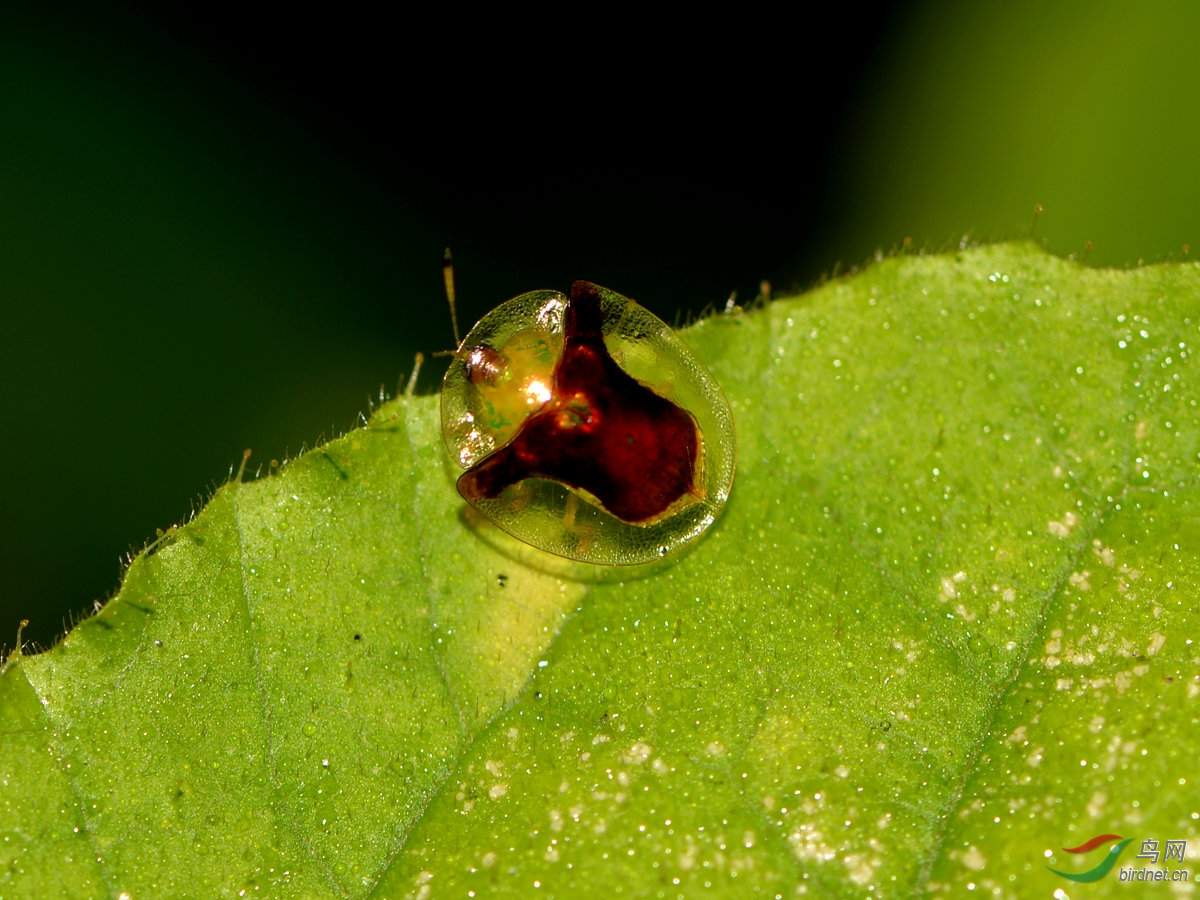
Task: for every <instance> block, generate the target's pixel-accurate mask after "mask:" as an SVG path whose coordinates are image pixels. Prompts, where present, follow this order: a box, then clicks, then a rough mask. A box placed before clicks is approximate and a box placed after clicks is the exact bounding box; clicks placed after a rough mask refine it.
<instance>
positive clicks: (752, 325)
mask: <svg viewBox="0 0 1200 900" xmlns="http://www.w3.org/2000/svg"><path fill="white" fill-rule="evenodd" d="M1198 323H1200V269H1198V268H1197V266H1195V265H1194V264H1186V265H1170V266H1155V267H1149V268H1144V269H1137V270H1133V271H1128V272H1116V271H1094V270H1087V269H1083V268H1081V267H1078V266H1075V265H1072V264H1070V263H1066V262H1064V261H1061V260H1058V259H1056V258H1053V257H1050V256H1048V255H1046V254H1044V253H1042V252H1041V251H1039V250H1037V249H1036V248H1033V247H1032V246H1030V245H1021V244H1016V245H998V246H991V247H984V248H981V249H977V250H971V251H966V252H963V253H960V254H957V255H949V256H938V257H901V258H895V259H889V260H886V261H883V262H881V263H879V264H877V265H875V266H874V267H872V268H871V269H869V270H868V271H866V272H864V273H862V274H860V275H857V276H855V277H853V278H848V279H843V280H839V281H836V282H833V283H830V284H827V285H825V286H824V287H822V288H820V289H818V290H816V291H813V292H812V293H810V294H808V295H805V296H803V297H799V298H794V299H790V300H783V301H778V302H775V303H772V304H770V305H769V306H768V307H766V308H765V309H761V310H755V311H752V312H748V313H745V314H734V315H722V316H716V317H712V318H708V319H705V320H703V321H702V322H701V323H699V324H697V325H696V326H694V327H693V328H691V329H690V330H689V331H687V332H686V335H685V338H686V340H687V341H688V342H689V343H690V344H692V346H693V347H694V348H695V349H696V350H697V352H698V353H699V354H700V355H701V357H702V358H703V359H705V360H706V362H707V363H708V364H709V365H710V367H711V368H712V370H713V371H714V373H715V374H716V376H717V378H718V380H719V381H720V382H721V383H722V385H723V386H724V388H725V390H726V392H727V394H728V396H729V399H730V402H731V405H732V407H733V410H734V415H735V419H736V422H737V427H738V440H739V463H738V480H737V482H736V484H735V487H734V492H733V495H732V498H731V500H730V502H729V504H728V506H727V508H726V510H725V513H724V515H723V517H722V518H721V520H720V521H719V522H718V524H717V525H716V527H715V528H714V530H713V531H712V533H710V534H709V535H708V536H707V537H706V538H704V539H703V540H702V541H701V542H700V543H699V544H698V545H697V546H695V547H694V548H692V549H691V550H689V551H687V552H685V553H684V554H682V555H681V556H680V557H678V558H675V559H672V560H669V561H667V562H665V563H664V564H660V565H655V566H651V567H646V568H643V569H620V568H614V569H588V568H586V567H581V566H577V565H573V564H568V563H565V562H561V561H558V560H556V559H551V558H549V557H546V556H545V555H543V554H540V553H538V552H537V551H534V550H532V549H530V548H524V547H521V546H514V544H513V543H512V542H511V541H510V540H507V539H505V538H504V536H503V535H499V534H497V533H495V532H494V531H493V530H490V529H489V528H488V527H486V526H485V525H483V524H481V523H479V522H477V521H475V520H474V518H473V517H472V516H471V515H470V514H469V511H467V510H464V509H463V508H462V504H461V501H460V500H459V499H458V496H457V494H456V492H455V491H454V487H453V484H454V476H455V473H454V472H453V471H452V469H451V466H450V463H449V460H448V459H447V458H446V453H445V450H444V448H443V446H442V442H441V436H440V432H439V425H438V414H437V400H436V398H432V397H422V398H414V399H404V398H402V399H400V400H397V401H395V402H392V403H389V404H387V405H385V406H384V407H382V408H381V409H380V410H379V411H378V412H377V413H376V415H375V416H374V417H373V419H372V420H371V422H370V424H369V425H368V426H367V427H365V428H363V429H360V430H358V431H355V432H352V433H351V434H348V435H346V436H345V437H343V438H341V439H339V440H337V441H334V442H332V443H330V444H328V445H326V446H324V447H321V448H318V449H317V450H315V451H313V452H311V453H309V454H307V455H305V456H303V457H301V458H300V459H298V460H296V461H294V462H293V463H291V464H290V465H288V466H286V467H285V468H284V469H283V470H282V471H281V472H279V473H278V474H276V475H273V476H271V477H268V478H265V479H262V480H260V481H257V482H254V483H249V484H230V485H227V486H226V487H224V488H222V489H221V490H220V491H218V492H217V494H216V496H215V497H214V498H213V500H212V501H211V502H210V503H209V504H208V506H207V507H206V508H205V510H204V511H203V512H202V513H201V514H200V515H199V516H198V517H197V518H196V519H195V520H194V521H193V522H191V523H189V524H188V525H186V526H183V527H182V528H180V529H179V530H178V531H176V532H174V533H173V534H172V535H170V536H169V537H168V538H167V539H165V540H164V541H162V542H160V543H159V544H158V545H157V546H156V547H155V548H154V549H153V552H148V553H146V554H143V555H142V556H141V557H139V558H138V559H137V560H136V561H135V562H134V564H133V565H132V566H131V568H130V569H129V571H128V573H127V575H126V579H125V583H124V585H123V587H122V590H121V592H120V594H119V596H118V597H117V598H116V599H115V600H113V601H112V602H110V603H109V604H108V605H107V606H105V607H104V609H103V610H101V611H100V612H99V613H98V614H97V615H96V616H95V617H93V618H91V619H89V620H87V621H86V622H84V623H82V624H81V625H79V626H78V627H76V628H75V629H74V630H73V631H72V632H71V633H70V634H69V635H68V636H67V637H66V639H65V640H63V641H62V642H61V643H60V644H59V645H58V646H56V647H55V648H53V649H52V650H50V651H48V652H46V653H43V654H40V655H37V656H14V657H12V658H11V659H10V660H9V661H8V663H7V665H6V667H5V669H4V671H3V674H2V675H0V734H3V738H2V740H0V831H2V841H0V897H3V898H9V897H34V896H37V897H58V896H61V897H92V896H94V897H103V896H108V897H118V896H128V897H133V898H138V897H224V896H229V897H234V896H260V897H262V896H270V897H309V896H314V897H315V896H320V897H326V896H345V897H356V898H357V897H410V896H411V897H438V896H455V897H458V896H472V894H470V893H469V892H471V891H473V892H474V894H473V896H483V895H486V894H499V895H511V896H522V897H524V896H534V895H540V896H546V897H576V896H581V895H593V896H614V895H617V894H622V893H623V894H628V895H631V896H662V897H691V896H696V895H699V894H704V895H706V896H723V897H753V896H763V897H775V896H777V895H778V896H793V895H795V894H796V893H798V892H804V891H808V892H809V893H813V894H816V895H819V896H824V895H831V896H876V897H880V896H886V897H891V896H909V895H911V894H912V893H914V892H918V891H925V892H927V893H928V894H929V895H931V896H943V895H945V896H957V895H959V894H960V893H961V891H962V890H963V889H965V888H966V887H968V886H969V885H974V886H975V887H976V888H979V889H984V890H988V891H991V892H992V895H993V896H1001V897H1007V896H1011V897H1018V896H1029V895H1031V894H1032V893H1033V892H1034V891H1039V892H1046V893H1048V892H1052V891H1053V890H1054V889H1055V888H1057V887H1061V886H1069V883H1068V882H1066V881H1064V880H1062V879H1061V878H1060V877H1059V876H1057V875H1054V874H1052V873H1051V872H1049V871H1048V870H1047V868H1046V866H1047V865H1049V866H1052V867H1054V868H1056V869H1059V870H1060V871H1071V872H1083V871H1085V870H1086V869H1088V868H1090V867H1091V866H1093V865H1095V863H1096V862H1098V861H1099V859H1100V858H1101V857H1102V856H1103V853H1104V852H1105V851H1103V850H1097V851H1095V852H1093V853H1091V854H1090V855H1089V854H1078V855H1072V854H1067V853H1063V852H1060V850H1059V848H1062V847H1075V846H1078V845H1081V844H1083V843H1084V842H1086V841H1087V840H1088V839H1090V838H1092V837H1094V836H1096V835H1100V834H1104V833H1117V834H1120V835H1123V836H1124V837H1133V838H1135V842H1134V844H1133V846H1134V847H1139V846H1140V845H1141V840H1143V839H1158V840H1160V841H1165V840H1167V839H1172V840H1174V839H1188V838H1193V839H1194V837H1195V831H1196V827H1197V819H1200V812H1198V810H1200V804H1198V803H1197V793H1196V791H1195V785H1194V772H1193V770H1194V761H1195V759H1196V756H1197V753H1198V751H1200V747H1198V746H1197V745H1198V743H1200V737H1198V736H1200V729H1197V719H1198V716H1200V653H1198V651H1197V644H1196V638H1197V637H1198V635H1197V634H1196V625H1197V619H1198V617H1200V612H1198V609H1197V606H1198V601H1197V597H1198V581H1200V579H1198V577H1197V576H1198V570H1200V558H1198V549H1200V543H1198V542H1200V526H1198V525H1197V511H1198V505H1200V480H1198V479H1197V466H1198V456H1197V453H1198V450H1200V424H1198V413H1197V400H1198V399H1200V398H1198V394H1197V390H1196V384H1195V381H1194V377H1195V376H1194V371H1193V370H1194V366H1193V363H1192V358H1191V357H1192V353H1193V345H1194V343H1195V341H1196V337H1195V335H1196V332H1197V329H1198ZM1126 856H1128V857H1129V859H1122V861H1121V863H1120V864H1121V865H1128V864H1132V863H1134V859H1133V856H1134V854H1133V853H1132V852H1127V854H1126ZM1137 864H1138V865H1139V866H1140V865H1142V862H1138V863H1137ZM1120 889H1121V885H1120V883H1119V882H1118V880H1117V876H1116V875H1115V874H1112V875H1109V876H1107V877H1106V878H1105V879H1104V880H1102V881H1099V882H1097V883H1096V884H1094V885H1092V886H1091V890H1092V891H1093V893H1094V894H1095V895H1097V896H1100V895H1104V894H1105V892H1114V893H1115V892H1116V891H1118V890H1120ZM243 892H244V893H243Z"/></svg>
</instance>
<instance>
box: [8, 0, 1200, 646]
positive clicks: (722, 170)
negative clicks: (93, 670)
mask: <svg viewBox="0 0 1200 900" xmlns="http://www.w3.org/2000/svg"><path fill="white" fill-rule="evenodd" d="M451 12H453V11H451V10H447V12H446V18H445V19H444V20H443V21H441V22H439V23H438V25H437V27H434V28H430V27H428V26H423V25H418V24H417V23H416V22H415V21H411V20H406V19H404V18H403V16H402V14H400V13H397V12H394V11H393V12H388V13H379V12H370V13H369V12H366V11H363V10H357V9H354V8H353V7H350V6H342V7H329V8H325V9H322V10H321V12H320V15H319V16H315V15H314V16H313V17H312V18H306V17H305V16H306V15H310V14H306V13H298V12H294V11H293V12H289V13H288V14H287V16H286V17H281V16H279V15H278V14H277V15H276V16H275V17H267V16H266V14H259V13H247V12H246V11H245V10H239V9H233V8H229V9H225V8H222V7H220V6H219V5H211V4H210V5H205V6H203V7H197V8H195V9H192V10H187V11H179V10H171V11H164V10H161V9H156V8H153V7H150V6H148V5H146V6H138V5H129V4H116V3H103V2H102V3H97V4H89V5H87V6H86V7H84V6H83V5H80V6H79V7H78V8H75V7H67V8H58V9H56V10H53V11H48V10H40V11H37V12H27V13H24V14H14V13H3V14H0V316H2V319H0V321H2V323H3V324H2V326H0V378H2V382H0V384H2V386H3V389H2V390H0V646H8V647H11V646H13V644H14V643H15V639H16V630H17V624H18V622H19V620H20V619H22V618H28V619H30V620H31V624H30V625H29V627H28V629H27V630H26V632H25V637H26V639H27V640H32V641H34V642H36V643H37V644H41V645H46V644H49V643H50V642H51V641H52V640H53V639H54V637H55V636H56V635H57V634H59V633H61V631H62V629H63V628H64V626H65V624H67V623H68V622H69V620H70V618H71V617H72V615H77V614H78V613H79V612H80V611H82V610H86V609H90V608H91V606H92V604H93V603H94V602H95V601H97V600H103V599H104V598H106V597H107V596H109V595H110V594H111V593H112V592H113V591H114V590H115V588H116V586H117V584H118V581H119V578H120V574H121V566H122V560H123V559H124V557H125V554H126V553H128V552H129V551H131V550H133V551H136V549H137V548H139V547H141V546H142V545H143V543H144V542H145V541H146V540H147V539H148V538H151V537H152V536H153V535H154V533H155V529H157V528H166V527H168V526H170V525H171V524H173V523H176V522H179V521H182V520H184V519H186V518H187V517H188V516H189V515H190V513H191V512H192V511H193V510H196V509H198V508H199V507H200V506H202V505H203V503H204V501H205V499H206V498H207V496H208V495H209V494H210V493H211V491H212V490H213V489H214V488H215V487H216V486H217V485H219V484H220V483H221V482H222V481H224V480H225V479H226V478H227V477H228V475H229V473H230V470H231V467H235V466H236V465H237V463H238V462H239V461H240V459H241V453H242V450H243V449H244V448H246V447H250V448H253V450H254V456H253V458H252V461H251V465H250V468H251V469H254V468H256V467H257V466H258V465H259V464H264V463H267V462H268V461H269V460H271V459H272V458H276V459H283V458H285V457H288V456H291V455H295V454H296V453H298V452H300V451H301V450H302V449H303V448H304V447H306V446H312V445H313V444H315V443H317V442H319V441H321V440H324V439H327V438H329V437H332V436H335V435H337V434H339V433H341V432H343V431H345V430H346V429H348V428H351V427H353V426H354V425H355V424H356V422H357V421H359V420H358V414H359V412H360V411H364V410H366V409H367V407H368V402H369V399H370V398H372V397H375V398H377V397H378V395H379V393H380V390H381V388H382V390H384V391H386V392H387V393H389V394H391V393H394V392H395V390H396V385H397V384H398V383H399V382H400V381H401V380H402V379H403V378H405V377H406V376H407V373H408V372H409V371H410V370H411V367H412V358H413V355H414V354H415V353H416V352H417V351H418V350H423V351H426V352H428V351H432V350H438V349H444V348H448V347H450V345H451V344H452V338H451V334H450V327H449V322H448V316H447V314H446V310H445V306H444V301H443V299H442V294H441V271H440V263H441V252H442V248H443V247H444V246H446V245H449V246H451V247H452V248H453V249H454V253H455V258H456V261H457V272H458V280H459V293H460V319H461V321H462V322H463V325H464V327H469V325H470V324H471V323H472V322H474V321H475V319H477V318H478V317H479V316H480V315H482V314H483V313H484V312H485V311H487V310H488V309H490V308H491V307H493V306H495V305H496V304H497V303H499V302H501V301H502V300H504V299H507V298H508V297H510V296H513V295H515V294H518V293H521V292H524V291H527V290H532V289H535V288H542V287H558V288H563V287H566V286H567V285H568V284H569V283H570V281H571V280H573V279H575V278H587V279H590V280H593V281H596V282H599V283H601V284H605V285H607V286H610V287H613V288H615V289H617V290H619V291H621V292H622V293H625V294H627V295H629V296H632V297H634V298H636V299H638V300H639V301H641V302H642V303H644V304H645V305H647V306H648V307H650V308H651V309H653V310H654V311H656V312H657V313H658V314H659V315H661V316H663V317H664V318H666V319H668V320H669V321H670V320H674V319H675V317H676V314H682V315H684V316H686V315H687V314H688V313H696V312H699V311H700V310H701V309H702V308H704V307H705V306H707V305H709V304H715V305H721V304H723V303H724V302H725V300H726V298H727V297H728V296H729V294H730V292H731V291H734V290H736V291H737V292H738V295H739V296H740V297H742V298H743V299H749V298H751V297H753V296H754V294H755V292H756V290H757V285H758V283H759V281H760V280H761V279H763V278H767V279H769V280H770V281H771V282H772V284H773V285H774V286H775V288H776V293H777V294H778V293H780V292H781V290H786V289H788V288H792V287H795V288H804V287H807V286H809V285H811V284H812V283H813V282H814V281H816V280H817V279H819V278H820V277H822V276H823V275H827V274H830V273H832V272H833V271H835V270H836V269H837V268H839V267H840V268H843V269H844V268H846V267H848V266H853V265H856V264H859V263H861V262H862V261H863V260H865V259H867V258H869V257H870V256H871V255H872V254H873V253H874V252H875V251H876V249H877V248H878V249H882V250H884V251H887V250H889V249H891V248H892V247H894V246H896V245H898V244H900V243H901V241H902V240H903V239H904V238H905V237H910V238H911V239H912V242H913V246H914V247H930V248H933V249H936V248H938V247H943V246H946V245H947V244H948V243H951V242H957V241H958V240H959V239H961V238H962V236H963V235H964V234H969V235H971V237H972V238H975V239H990V238H1004V237H1013V236H1022V235H1025V234H1028V230H1029V223H1030V221H1031V219H1032V210H1033V206H1034V204H1035V203H1036V202H1040V203H1042V204H1043V205H1044V206H1045V210H1046V211H1045V213H1044V214H1043V216H1042V218H1041V221H1040V222H1039V224H1038V234H1039V235H1040V236H1041V237H1043V238H1044V239H1045V240H1046V242H1047V243H1048V245H1049V246H1050V248H1051V249H1052V250H1054V251H1056V252H1059V253H1061V254H1063V255H1069V254H1078V253H1081V252H1082V251H1083V248H1084V245H1085V243H1086V242H1087V241H1089V240H1091V241H1093V242H1094V243H1095V249H1094V250H1093V251H1092V252H1091V253H1090V255H1089V257H1088V262H1089V264H1098V265H1117V266H1123V265H1136V264H1138V263H1139V260H1144V261H1146V262H1153V261H1158V260H1161V259H1164V258H1181V257H1183V256H1184V251H1183V245H1184V244H1186V243H1188V242H1191V243H1192V244H1193V245H1197V246H1200V229H1198V228H1197V224H1198V223H1197V210H1198V209H1200V167H1198V161H1200V154H1198V153H1197V147H1198V146H1200V141H1198V139H1200V124H1198V120H1197V117H1196V116H1195V115H1194V114H1193V108H1194V103H1195V96H1196V91H1197V88H1198V87H1200V62H1197V61H1196V56H1197V55H1196V54H1195V53H1194V37H1195V35H1196V34H1197V33H1200V29H1198V28H1197V26H1200V13H1198V12H1197V8H1196V7H1195V6H1194V4H1191V3H1182V2H1181V3H1167V2H1162V3H1149V4H1142V5H1140V6H1138V7H1137V9H1133V8H1131V7H1128V6H1126V5H1125V4H1119V3H1096V2H1087V3H1084V2H1077V0H1073V2H1063V3H1056V4H1053V5H1050V4H1043V3H1035V2H1032V0H1019V2H1010V3H1003V4H1001V3H994V4H976V5H970V4H967V5H964V4H952V3H948V2H939V0H908V2H897V3H892V4H875V5H871V4H868V5H850V4H846V5H843V7H841V8H830V9H828V10H826V11H824V12H822V13H819V14H810V15H809V18H808V20H807V21H806V24H805V27H804V29H803V30H802V31H795V30H794V29H792V28H791V27H790V26H786V25H784V24H783V23H782V22H775V21H772V20H769V19H754V18H752V17H751V16H750V15H749V14H746V15H742V16H740V17H739V16H737V15H735V16H732V17H731V16H730V15H729V14H728V13H727V14H726V18H724V19H721V20H714V21H711V22H703V21H701V22H695V21H688V22H686V23H681V26H680V28H679V29H678V30H660V31H654V30H652V29H650V27H649V26H648V25H647V23H645V22H641V21H637V20H632V19H630V20H613V19H599V18H597V20H596V21H593V22H589V24H588V27H587V28H580V27H579V26H576V25H571V26H569V27H568V26H567V25H566V24H565V23H564V24H563V25H562V26H561V27H560V26H559V25H558V23H555V22H552V21H546V20H545V19H544V18H532V17H531V18H529V19H528V20H522V19H520V18H519V17H516V16H514V15H513V14H511V13H509V14H506V15H504V16H496V17H495V18H493V19H491V20H481V19H478V18H472V19H471V20H470V21H469V22H467V21H462V20H461V17H460V16H459V15H458V14H457V13H456V14H455V15H451ZM573 15H577V14H573ZM588 15H592V16H598V14H597V13H588ZM684 24H686V28H684V27H682V26H683V25H684ZM548 33H549V34H551V35H552V36H553V37H552V38H547V37H545V35H546V34H548ZM532 35H538V37H536V38H534V37H532ZM437 377H438V375H437V368H436V366H430V367H429V369H428V371H426V372H425V374H424V377H423V378H422V382H421V388H422V389H423V390H425V391H432V390H435V389H436V386H437Z"/></svg>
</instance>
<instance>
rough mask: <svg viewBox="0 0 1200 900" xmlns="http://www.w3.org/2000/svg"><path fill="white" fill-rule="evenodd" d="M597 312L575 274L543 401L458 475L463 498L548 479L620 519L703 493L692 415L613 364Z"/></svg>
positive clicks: (643, 519) (651, 515) (654, 512)
mask: <svg viewBox="0 0 1200 900" xmlns="http://www.w3.org/2000/svg"><path fill="white" fill-rule="evenodd" d="M602 319H603V316H602V312H601V309H600V294H599V292H598V291H597V289H596V286H595V285H594V284H591V283H589V282H587V281H576V282H575V283H574V284H573V285H571V295H570V297H569V298H568V300H567V308H566V312H565V315H564V320H563V351H562V356H561V357H560V358H559V361H558V365H557V366H556V367H555V369H554V386H553V389H552V394H551V397H550V400H549V401H548V402H547V403H546V405H545V406H543V407H542V408H541V409H540V410H538V412H536V413H534V414H533V415H532V416H530V417H529V418H528V419H526V420H525V423H524V424H523V425H522V426H521V429H520V430H519V431H518V432H517V434H516V435H515V436H514V437H513V438H512V440H510V441H509V442H508V443H507V444H505V445H504V446H503V447H501V448H500V449H499V450H497V451H496V452H494V453H492V454H491V455H490V456H488V457H485V458H484V459H482V460H480V461H479V462H478V463H477V464H476V465H475V466H474V467H472V468H470V469H468V470H467V471H466V472H465V473H464V474H463V475H462V477H461V478H459V479H458V491H459V493H460V494H462V495H463V497H464V498H466V499H467V501H468V502H474V501H476V500H478V499H480V498H483V497H488V498H495V497H498V496H499V495H500V494H501V492H503V491H504V489H505V488H508V487H510V486H512V485H515V484H517V483H518V482H521V481H524V480H525V479H526V478H548V479H550V480H552V481H557V482H559V483H560V484H564V485H566V486H567V487H569V488H577V489H581V490H585V491H587V492H588V493H590V494H591V495H592V496H594V497H595V498H596V499H597V500H599V501H600V504H601V505H602V506H603V507H604V508H605V509H606V510H608V511H609V512H610V513H612V514H613V515H614V516H616V517H617V518H618V519H621V520H622V521H624V522H630V523H648V522H652V521H654V520H655V519H657V518H659V517H660V516H662V515H664V514H665V513H666V512H667V511H668V510H670V509H671V508H672V507H673V506H674V505H675V504H676V503H677V502H678V501H679V499H680V498H682V497H683V496H684V495H685V494H688V493H692V494H695V495H697V496H702V495H703V487H702V486H701V485H699V484H697V483H696V480H697V479H696V475H697V465H698V462H699V458H700V431H699V429H698V428H697V427H696V420H695V419H693V418H692V416H691V415H690V414H689V413H688V412H687V411H686V410H684V409H682V408H680V407H678V406H676V405H675V404H674V403H672V402H671V401H670V400H667V399H666V398H664V397H660V396H659V395H658V394H656V393H654V391H652V390H650V388H648V387H646V386H645V385H644V384H642V383H641V382H640V381H637V380H636V379H635V378H633V377H632V376H631V375H629V374H628V373H627V372H625V370H623V369H622V368H621V367H620V366H619V365H617V363H616V360H614V359H613V358H612V356H611V355H610V354H609V352H608V348H607V347H606V346H605V345H604V336H603V331H602V327H601V326H602V324H603V321H602Z"/></svg>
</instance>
